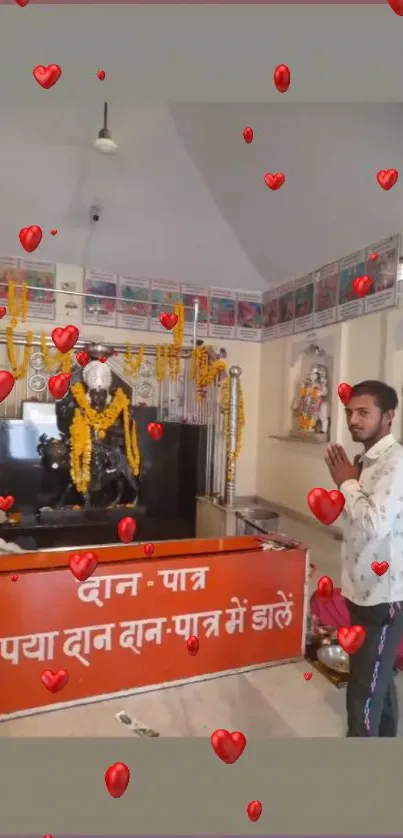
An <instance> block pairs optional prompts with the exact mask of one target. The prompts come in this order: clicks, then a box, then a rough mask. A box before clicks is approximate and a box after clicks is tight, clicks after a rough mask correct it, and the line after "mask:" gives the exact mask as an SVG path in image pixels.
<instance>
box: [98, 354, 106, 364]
mask: <svg viewBox="0 0 403 838" xmlns="http://www.w3.org/2000/svg"><path fill="white" fill-rule="evenodd" d="M107 360H108V356H107V355H100V356H99V358H98V361H99V362H100V363H101V364H104V363H105V361H107Z"/></svg>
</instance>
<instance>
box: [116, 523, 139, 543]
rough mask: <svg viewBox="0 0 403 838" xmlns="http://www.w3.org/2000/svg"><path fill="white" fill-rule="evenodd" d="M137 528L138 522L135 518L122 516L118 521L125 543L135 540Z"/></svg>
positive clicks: (121, 538)
mask: <svg viewBox="0 0 403 838" xmlns="http://www.w3.org/2000/svg"><path fill="white" fill-rule="evenodd" d="M136 530H137V524H136V522H135V520H134V518H129V517H128V518H122V519H121V520H120V521H119V523H118V535H119V538H120V540H121V541H123V544H128V543H129V541H133V538H134V535H135V533H136Z"/></svg>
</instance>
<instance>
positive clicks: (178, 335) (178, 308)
mask: <svg viewBox="0 0 403 838" xmlns="http://www.w3.org/2000/svg"><path fill="white" fill-rule="evenodd" d="M174 314H176V316H177V318H178V321H177V324H176V326H175V327H174V330H173V338H174V346H178V347H180V348H182V346H183V336H184V334H185V306H184V305H183V303H181V302H178V303H175V305H174Z"/></svg>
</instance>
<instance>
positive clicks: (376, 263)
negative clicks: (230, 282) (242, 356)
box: [0, 235, 400, 342]
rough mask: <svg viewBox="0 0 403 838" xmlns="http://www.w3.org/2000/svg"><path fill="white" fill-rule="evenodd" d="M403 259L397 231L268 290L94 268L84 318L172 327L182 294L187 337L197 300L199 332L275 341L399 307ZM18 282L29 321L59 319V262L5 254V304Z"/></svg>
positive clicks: (1, 260) (1, 279)
mask: <svg viewBox="0 0 403 838" xmlns="http://www.w3.org/2000/svg"><path fill="white" fill-rule="evenodd" d="M374 257H376V258H374ZM399 257H400V237H399V235H396V236H391V237H390V238H388V239H383V240H382V241H380V242H377V243H376V244H373V245H372V246H371V247H368V248H366V249H364V250H361V251H357V252H356V253H353V254H352V255H351V256H348V257H346V258H345V259H342V260H341V261H339V262H335V263H333V264H332V265H326V266H325V267H324V268H322V269H321V270H320V271H317V272H316V273H312V274H309V276H306V277H304V278H302V279H299V280H296V281H295V280H294V281H293V282H290V283H287V284H286V285H282V286H280V287H279V288H276V289H274V290H272V291H267V292H264V293H263V294H261V293H259V292H253V291H233V290H229V289H225V288H209V289H208V288H207V287H206V288H203V287H200V286H196V285H189V284H182V285H180V284H179V283H178V284H175V283H172V282H167V281H164V280H151V279H147V278H137V279H133V278H129V277H124V276H119V275H117V274H111V273H106V272H102V271H94V270H92V269H86V270H85V271H84V280H83V291H84V294H85V296H84V297H83V298H82V300H83V302H82V322H83V323H84V324H91V325H96V326H103V327H104V328H121V329H129V330H130V331H132V330H142V331H154V332H164V331H165V330H164V328H163V327H162V326H161V324H160V321H159V315H160V313H161V312H162V311H169V312H170V311H172V307H173V305H174V304H175V302H177V301H178V300H182V301H183V303H184V306H185V335H192V334H193V324H194V303H195V300H196V299H198V300H199V310H198V320H197V335H198V337H201V338H204V337H210V338H222V339H227V340H234V339H236V340H247V341H256V342H259V341H261V340H273V339H275V338H281V337H285V336H287V335H291V334H295V333H300V332H307V331H310V330H312V329H316V328H320V327H321V326H327V325H329V324H332V323H336V322H340V321H343V320H346V319H350V318H353V317H360V316H362V315H363V314H369V313H371V312H375V311H379V310H381V309H384V308H388V307H390V306H393V305H395V304H396V300H397V288H398V271H399ZM365 274H366V275H369V276H370V277H371V280H372V290H371V293H370V294H369V295H368V296H367V297H366V298H365V299H359V298H357V296H356V294H355V292H354V288H353V281H354V279H355V277H359V276H363V275H365ZM10 282H15V283H16V284H21V283H22V282H26V283H27V285H28V286H29V288H30V290H29V292H28V314H27V317H28V319H29V320H55V318H56V295H55V288H56V266H55V265H52V264H50V263H47V262H38V261H36V260H22V259H14V258H11V257H1V256H0V303H1V302H2V301H5V300H6V299H7V287H8V285H9V283H10Z"/></svg>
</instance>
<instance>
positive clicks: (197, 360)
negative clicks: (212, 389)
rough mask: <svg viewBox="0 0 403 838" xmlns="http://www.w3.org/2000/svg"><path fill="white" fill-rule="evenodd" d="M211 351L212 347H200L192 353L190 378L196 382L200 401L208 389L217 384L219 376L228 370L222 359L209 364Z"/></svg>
mask: <svg viewBox="0 0 403 838" xmlns="http://www.w3.org/2000/svg"><path fill="white" fill-rule="evenodd" d="M209 349H211V347H208V346H198V347H196V349H193V351H192V356H191V363H190V378H191V379H192V380H193V381H195V382H196V388H197V397H198V399H203V397H204V394H205V390H206V389H207V387H209V386H210V385H211V384H215V382H216V381H217V379H218V378H219V376H220V375H221V374H222V373H223V372H226V369H227V365H226V363H225V361H224V360H223V359H222V358H218V359H217V360H216V361H213V362H212V363H211V364H210V363H209Z"/></svg>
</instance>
